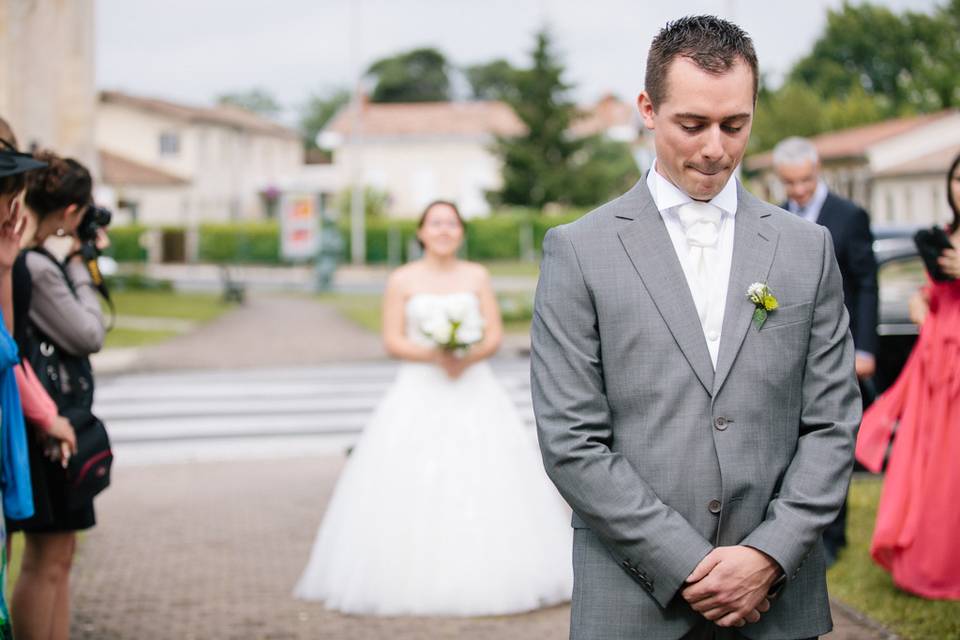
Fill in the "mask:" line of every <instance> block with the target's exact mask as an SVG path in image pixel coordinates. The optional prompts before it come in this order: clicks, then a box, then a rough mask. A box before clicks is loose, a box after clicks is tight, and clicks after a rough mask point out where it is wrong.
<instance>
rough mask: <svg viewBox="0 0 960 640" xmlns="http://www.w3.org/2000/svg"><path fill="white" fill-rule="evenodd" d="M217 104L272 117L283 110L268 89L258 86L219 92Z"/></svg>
mask: <svg viewBox="0 0 960 640" xmlns="http://www.w3.org/2000/svg"><path fill="white" fill-rule="evenodd" d="M217 104H221V105H231V106H234V107H240V108H241V109H246V110H247V111H253V112H254V113H259V114H260V115H262V116H267V117H268V118H274V117H276V116H278V115H279V114H280V112H281V111H283V107H282V106H281V105H280V103H279V102H277V101H276V99H274V97H273V96H272V95H270V93H269V92H268V91H266V90H265V89H260V88H253V89H248V90H246V91H236V92H233V93H224V94H221V95H219V96H217Z"/></svg>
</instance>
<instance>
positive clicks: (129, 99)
mask: <svg viewBox="0 0 960 640" xmlns="http://www.w3.org/2000/svg"><path fill="white" fill-rule="evenodd" d="M96 143H97V147H98V149H99V151H100V157H101V158H102V159H103V162H104V170H103V182H104V184H105V185H107V186H108V187H110V188H111V189H112V191H113V193H114V199H115V204H116V206H117V207H118V211H117V213H118V219H119V220H118V221H119V222H121V223H122V222H138V223H141V224H147V225H154V226H156V225H183V226H187V227H193V226H195V225H196V224H199V223H201V222H228V221H235V220H259V219H264V218H266V217H267V216H268V215H269V214H270V210H269V207H268V205H267V201H266V198H265V194H273V193H275V192H276V190H277V189H278V188H279V186H280V185H281V184H283V183H284V182H287V181H289V180H290V179H291V176H296V175H298V174H299V173H300V171H301V168H302V165H303V145H302V143H301V141H300V136H299V134H298V133H297V132H296V131H294V130H292V129H289V128H287V127H284V126H281V125H279V124H276V123H274V122H272V121H270V120H267V119H265V118H263V117H261V116H258V115H256V114H254V113H251V112H249V111H245V110H243V109H238V108H236V107H225V106H220V107H194V106H188V105H183V104H178V103H174V102H169V101H166V100H158V99H154V98H143V97H138V96H132V95H128V94H125V93H120V92H116V91H105V92H102V93H101V94H100V99H99V107H98V110H97V119H96Z"/></svg>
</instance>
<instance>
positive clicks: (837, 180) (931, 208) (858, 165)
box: [746, 110, 960, 226]
mask: <svg viewBox="0 0 960 640" xmlns="http://www.w3.org/2000/svg"><path fill="white" fill-rule="evenodd" d="M811 140H812V141H813V143H814V144H815V145H816V147H817V150H818V151H819V153H820V158H821V162H822V164H823V177H824V179H825V180H826V182H827V184H828V185H829V186H830V188H831V189H832V190H834V191H835V192H836V193H839V194H840V195H842V196H845V197H847V198H850V199H852V200H854V201H855V202H857V203H858V204H860V205H861V206H863V207H865V208H866V209H867V211H869V212H870V217H871V219H872V222H873V224H874V225H879V226H929V225H932V224H940V223H944V222H947V221H948V220H949V219H950V216H951V213H950V208H949V206H948V205H947V192H946V188H947V180H946V173H947V169H948V168H949V167H950V162H951V161H952V160H953V158H955V157H956V156H957V154H958V153H960V110H947V111H941V112H939V113H932V114H925V115H921V116H912V117H907V118H896V119H893V120H887V121H884V122H879V123H875V124H871V125H866V126H862V127H854V128H851V129H844V130H842V131H834V132H830V133H824V134H821V135H819V136H816V137H814V138H811ZM772 162H773V158H772V154H770V153H763V154H759V155H755V156H752V157H750V158H747V160H746V166H747V168H748V169H750V170H751V171H758V172H759V173H760V176H759V179H758V180H757V184H758V185H759V187H760V194H761V195H762V196H764V197H766V198H767V199H768V200H770V201H771V202H778V203H779V202H782V201H783V200H784V199H785V196H784V192H783V187H782V185H781V184H780V181H779V180H777V177H776V175H775V173H774V171H773V165H772Z"/></svg>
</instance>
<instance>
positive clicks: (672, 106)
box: [531, 16, 860, 640]
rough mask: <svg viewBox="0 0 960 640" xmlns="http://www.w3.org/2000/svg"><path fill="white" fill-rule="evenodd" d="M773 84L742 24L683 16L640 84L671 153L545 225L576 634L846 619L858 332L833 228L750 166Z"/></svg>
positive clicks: (546, 369) (544, 272) (782, 632)
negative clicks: (828, 540)
mask: <svg viewBox="0 0 960 640" xmlns="http://www.w3.org/2000/svg"><path fill="white" fill-rule="evenodd" d="M756 96H757V59H756V54H755V52H754V49H753V45H752V43H751V41H750V38H749V37H748V36H747V35H746V34H745V33H744V32H743V31H742V30H741V29H740V28H739V27H737V26H735V25H733V24H731V23H729V22H726V21H724V20H720V19H718V18H714V17H710V16H697V17H688V18H684V19H681V20H677V21H676V22H673V23H670V24H668V25H667V26H666V27H665V28H664V29H663V30H662V31H661V32H660V33H659V35H657V37H656V38H655V39H654V41H653V44H652V45H651V48H650V53H649V57H648V61H647V75H646V87H645V90H644V91H643V93H641V94H640V97H639V101H638V102H639V107H640V112H641V114H642V116H643V120H644V123H645V125H646V127H647V128H648V129H649V130H651V131H652V132H653V135H654V140H655V146H656V152H657V158H656V163H655V165H654V167H653V169H651V171H650V172H649V173H648V175H647V176H646V177H645V178H644V179H642V180H641V181H640V182H639V183H638V184H637V185H636V186H634V187H633V189H631V190H630V191H629V192H628V193H626V194H624V195H622V196H621V197H619V198H617V199H616V200H613V201H612V202H609V203H607V204H605V205H603V206H602V207H600V208H599V209H597V210H595V211H593V212H591V213H589V214H587V215H586V216H584V217H583V218H581V219H580V220H578V221H576V222H574V223H572V224H569V225H565V226H562V227H557V228H555V229H553V230H552V231H551V232H550V233H549V234H548V235H547V237H546V240H545V241H544V250H543V251H544V256H543V264H542V267H541V276H540V282H539V284H538V287H537V297H536V305H535V312H534V321H533V328H532V358H531V359H532V386H533V400H534V409H535V412H536V418H537V428H538V434H539V437H540V447H541V449H542V452H543V459H544V463H545V466H546V469H547V473H548V474H549V475H550V477H551V479H552V480H553V481H554V483H555V484H556V485H557V487H558V488H559V490H560V492H561V494H562V495H563V496H564V498H565V499H566V500H567V501H568V502H569V503H570V505H571V506H572V507H573V511H574V516H573V527H574V529H575V533H574V545H573V568H574V576H575V581H574V592H573V606H572V617H571V631H570V636H571V638H574V639H578V640H579V639H583V640H661V639H662V640H677V639H679V638H690V639H692V638H741V637H746V638H753V639H756V640H761V639H764V640H774V639H799V638H810V637H816V636H818V635H820V634H823V633H826V632H827V631H829V630H830V628H831V626H832V625H831V619H830V606H829V601H828V599H827V588H826V580H825V568H824V557H823V551H822V548H821V543H820V535H821V531H822V530H823V528H824V527H825V526H826V525H827V524H828V523H830V522H831V521H832V520H833V519H834V517H835V516H836V513H837V511H838V509H839V508H840V505H841V503H842V502H843V497H844V495H845V494H846V490H847V484H848V482H849V477H850V470H851V466H852V462H853V458H852V450H853V442H854V439H853V433H854V427H855V425H857V424H858V422H859V419H860V398H859V390H858V388H857V382H856V376H855V375H854V349H853V343H852V341H851V338H850V332H849V331H848V318H847V312H846V310H845V308H844V305H843V292H842V285H841V281H840V274H839V271H838V268H837V263H836V259H835V258H834V253H833V244H832V243H831V241H830V236H829V235H828V233H827V232H826V230H825V229H824V228H822V227H819V226H817V225H814V224H811V223H809V222H807V221H805V220H803V219H801V218H799V217H797V216H792V215H790V214H789V213H786V212H784V211H782V210H781V209H780V208H778V207H775V206H772V205H769V204H766V203H763V202H761V201H759V200H757V199H756V198H754V197H753V196H752V195H750V194H749V193H748V192H747V191H746V190H745V189H744V188H743V187H742V186H741V185H740V184H739V183H738V182H737V180H736V179H735V178H734V177H733V172H734V169H735V168H736V167H737V165H738V164H739V163H740V160H741V158H742V157H743V153H744V150H745V149H746V146H747V141H748V139H749V135H750V128H751V123H752V119H753V114H754V106H755V103H756ZM751 290H752V293H753V294H754V296H753V298H752V299H751V297H748V291H751ZM774 307H775V308H774Z"/></svg>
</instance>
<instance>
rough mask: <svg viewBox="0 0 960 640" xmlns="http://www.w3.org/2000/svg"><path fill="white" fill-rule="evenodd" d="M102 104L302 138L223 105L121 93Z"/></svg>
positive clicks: (104, 97)
mask: <svg viewBox="0 0 960 640" xmlns="http://www.w3.org/2000/svg"><path fill="white" fill-rule="evenodd" d="M100 102H101V103H105V104H121V105H126V106H129V107H133V108H135V109H142V110H144V111H150V112H153V113H159V114H161V115H165V116H168V117H170V118H175V119H177V120H183V121H184V122H201V123H207V124H216V125H221V126H227V127H235V128H238V129H242V130H245V131H250V132H253V133H260V134H265V135H271V136H276V137H280V138H288V139H292V140H295V139H299V137H300V134H299V133H297V132H296V131H294V130H293V129H291V128H289V127H285V126H283V125H281V124H278V123H276V122H273V121H272V120H269V119H267V118H265V117H263V116H261V115H258V114H256V113H253V112H252V111H247V110H246V109H241V108H240V107H234V106H231V105H220V106H216V107H196V106H191V105H185V104H181V103H177V102H170V101H168V100H161V99H159V98H146V97H141V96H133V95H129V94H126V93H122V92H120V91H101V92H100Z"/></svg>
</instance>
